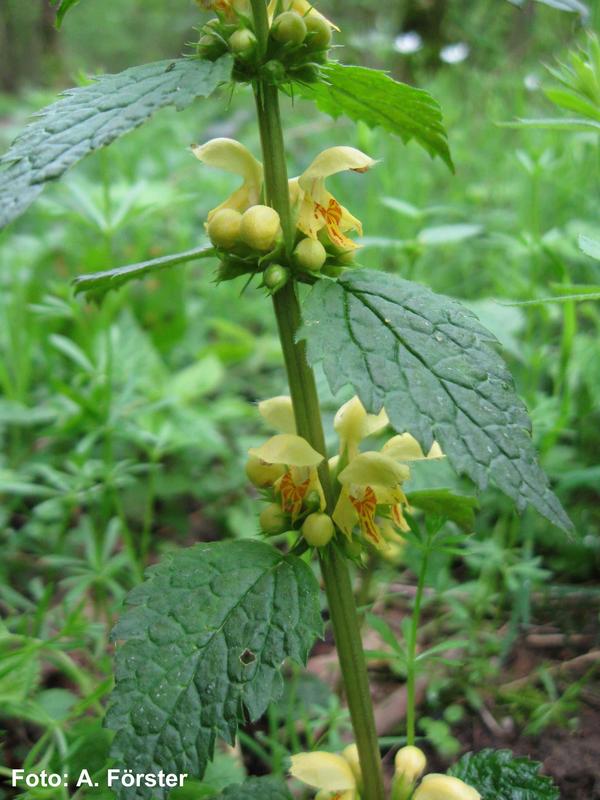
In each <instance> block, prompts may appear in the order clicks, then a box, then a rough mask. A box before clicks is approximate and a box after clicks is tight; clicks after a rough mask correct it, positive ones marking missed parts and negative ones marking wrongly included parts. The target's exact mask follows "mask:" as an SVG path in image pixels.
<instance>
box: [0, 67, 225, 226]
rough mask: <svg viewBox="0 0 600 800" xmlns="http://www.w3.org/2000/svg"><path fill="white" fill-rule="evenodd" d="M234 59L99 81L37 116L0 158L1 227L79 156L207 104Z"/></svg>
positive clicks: (133, 70)
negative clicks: (171, 111)
mask: <svg viewBox="0 0 600 800" xmlns="http://www.w3.org/2000/svg"><path fill="white" fill-rule="evenodd" d="M231 65H232V61H231V57H230V56H229V55H225V56H222V57H221V58H219V59H218V60H217V61H215V62H211V61H200V60H192V59H187V58H180V59H176V60H174V61H156V62H154V63H152V64H144V65H143V66H139V67H131V68H130V69H126V70H125V71H124V72H119V73H117V74H116V75H102V76H101V77H99V78H97V79H96V80H94V81H93V83H91V84H90V85H89V86H85V87H82V88H78V89H70V90H69V91H68V92H65V93H64V95H63V96H62V97H61V98H60V99H59V100H57V102H55V103H53V104H52V105H51V106H48V107H47V108H45V109H44V110H43V111H41V112H39V114H38V115H37V118H36V119H35V120H34V122H32V123H31V124H29V125H28V126H27V127H26V128H25V129H24V130H23V132H22V133H21V134H20V135H19V136H18V137H17V139H16V140H15V141H14V143H13V145H12V146H11V148H10V150H9V151H8V152H7V153H6V154H5V155H4V156H3V157H2V158H1V159H0V228H4V227H5V226H6V225H8V223H9V222H11V221H12V220H13V219H15V218H16V217H18V216H19V215H20V214H22V213H23V212H24V211H25V209H26V208H27V207H28V206H29V205H30V204H31V203H32V202H33V201H34V200H35V199H36V197H37V196H38V195H39V194H40V192H41V191H42V189H43V188H44V185H45V184H46V183H47V182H48V181H53V180H56V179H57V178H60V176H61V175H62V174H63V173H64V172H65V171H66V170H67V169H69V167H72V166H73V164H76V163H77V162H78V161H80V160H81V159H82V158H83V157H84V156H86V155H88V153H91V152H92V151H93V150H97V149H98V148H100V147H104V146H105V145H108V144H110V143H111V142H113V141H114V140H115V139H117V138H118V137H119V136H122V135H123V134H124V133H128V132H129V131H131V130H133V129H134V128H137V127H138V126H139V125H141V124H142V123H143V122H146V120H148V119H149V118H150V117H151V116H152V114H154V112H155V111H157V110H158V109H160V108H163V107H165V106H169V105H174V106H175V107H176V108H177V110H178V111H181V110H182V109H184V108H186V107H187V106H189V105H190V104H191V103H192V102H193V101H194V100H195V98H197V97H208V95H210V94H212V92H214V90H215V89H216V88H217V87H218V86H219V85H220V84H221V83H223V82H224V81H226V80H228V78H229V76H230V74H231Z"/></svg>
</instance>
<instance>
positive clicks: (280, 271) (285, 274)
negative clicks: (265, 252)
mask: <svg viewBox="0 0 600 800" xmlns="http://www.w3.org/2000/svg"><path fill="white" fill-rule="evenodd" d="M289 277H290V271H289V269H286V267H282V266H281V264H269V266H268V267H267V268H266V270H265V271H264V273H263V283H264V285H265V286H266V287H267V289H268V290H269V291H270V292H271V294H275V292H277V291H278V290H279V289H281V287H282V286H285V284H286V283H287V282H288V279H289Z"/></svg>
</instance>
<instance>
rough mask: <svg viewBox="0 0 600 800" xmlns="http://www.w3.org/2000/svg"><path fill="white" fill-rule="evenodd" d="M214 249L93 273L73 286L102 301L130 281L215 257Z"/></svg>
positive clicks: (207, 248)
mask: <svg viewBox="0 0 600 800" xmlns="http://www.w3.org/2000/svg"><path fill="white" fill-rule="evenodd" d="M215 252H216V251H215V249H214V247H211V246H210V245H205V246H204V247H196V248H195V249H194V250H187V251H185V252H184V253H175V254H173V255H171V256H161V257H160V258H153V259H151V260H150V261H141V262H140V263H139V264H128V265H127V266H125V267H116V268H115V269H108V270H105V271H104V272H92V273H90V274H89V275H80V276H79V277H77V278H75V280H74V281H73V285H74V287H75V294H80V293H81V292H84V293H85V294H86V296H87V297H93V298H94V299H100V298H101V297H103V296H104V295H105V294H106V293H107V292H109V291H110V290H111V289H119V288H120V287H121V286H124V285H125V284H126V283H129V281H133V280H138V279H140V278H145V277H147V276H148V275H150V274H154V273H156V272H161V271H162V270H164V269H169V268H170V267H175V266H177V265H178V264H185V263H186V262H187V261H195V260H196V259H197V258H210V257H211V256H213V255H215Z"/></svg>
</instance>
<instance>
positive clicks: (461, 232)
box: [417, 223, 483, 247]
mask: <svg viewBox="0 0 600 800" xmlns="http://www.w3.org/2000/svg"><path fill="white" fill-rule="evenodd" d="M482 230H483V228H482V226H481V225H467V224H463V223H457V224H456V225H436V226H435V227H431V228H423V230H422V231H421V232H420V233H419V235H418V236H417V241H418V242H420V244H424V245H427V246H429V247H436V246H440V245H445V244H454V243H456V242H462V241H464V240H465V239H472V238H473V236H478V235H479V234H480V233H481V232H482Z"/></svg>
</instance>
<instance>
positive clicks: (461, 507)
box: [407, 489, 479, 531]
mask: <svg viewBox="0 0 600 800" xmlns="http://www.w3.org/2000/svg"><path fill="white" fill-rule="evenodd" d="M407 497H408V502H409V503H410V505H411V506H414V507H415V508H420V509H421V511H425V513H426V514H436V515H439V516H442V517H445V518H446V519H449V520H451V521H452V522H456V524H457V525H458V526H459V527H460V528H462V529H463V530H465V531H470V530H473V526H474V525H475V510H476V509H477V508H478V507H479V503H478V501H477V498H476V497H468V496H466V495H463V494H454V492H452V491H451V490H450V489H423V490H420V491H417V492H410V493H409V494H408V495H407Z"/></svg>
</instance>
